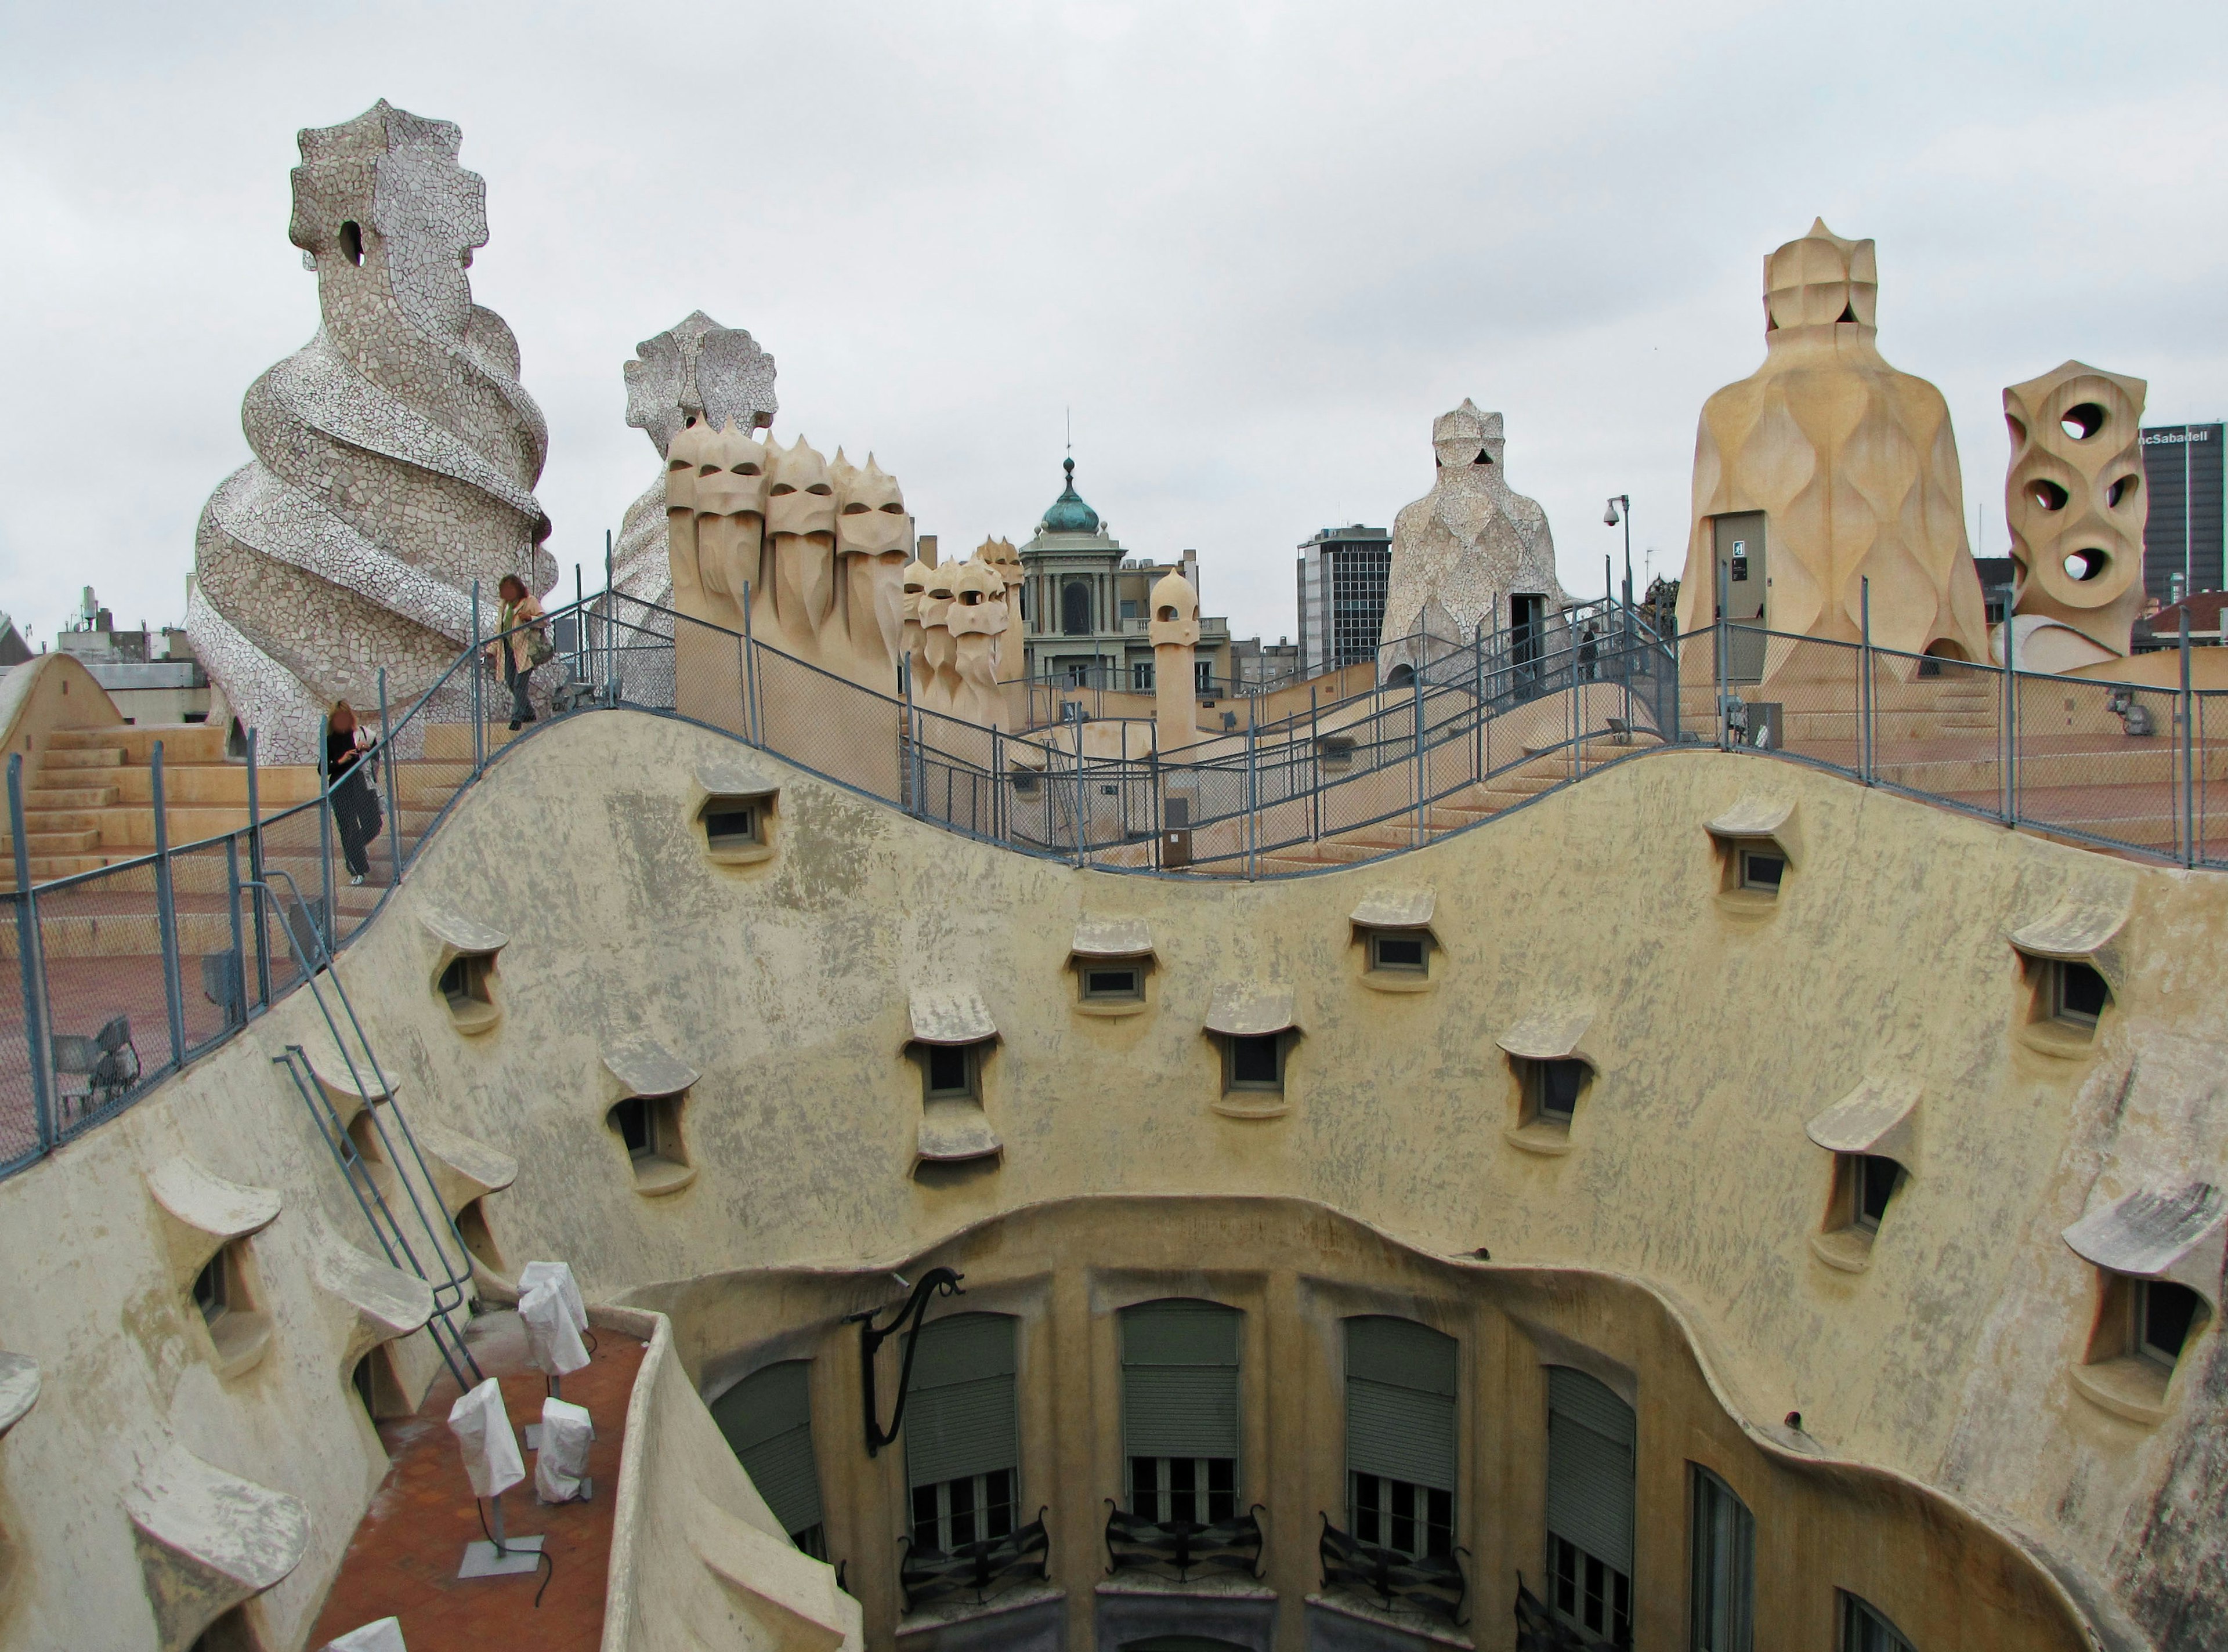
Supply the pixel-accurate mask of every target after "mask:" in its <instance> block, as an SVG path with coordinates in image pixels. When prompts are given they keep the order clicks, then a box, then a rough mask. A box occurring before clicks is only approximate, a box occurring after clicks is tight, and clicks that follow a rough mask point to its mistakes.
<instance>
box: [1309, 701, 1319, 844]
mask: <svg viewBox="0 0 2228 1652" xmlns="http://www.w3.org/2000/svg"><path fill="white" fill-rule="evenodd" d="M1322 788H1323V780H1322V709H1321V708H1320V707H1319V706H1318V705H1316V686H1315V685H1314V684H1313V683H1309V685H1308V802H1309V810H1308V813H1309V815H1310V816H1312V817H1313V818H1312V819H1310V820H1309V822H1308V840H1309V842H1311V843H1319V842H1321V841H1322Z"/></svg>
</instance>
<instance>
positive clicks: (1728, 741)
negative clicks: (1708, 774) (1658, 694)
mask: <svg viewBox="0 0 2228 1652" xmlns="http://www.w3.org/2000/svg"><path fill="white" fill-rule="evenodd" d="M1731 602H1732V584H1730V583H1729V571H1728V570H1727V569H1726V567H1725V564H1723V563H1720V564H1718V666H1717V670H1716V672H1715V673H1713V676H1714V680H1715V682H1716V683H1717V692H1718V699H1717V704H1716V705H1713V706H1712V707H1711V708H1710V714H1711V715H1712V716H1713V717H1714V718H1716V719H1717V723H1718V749H1719V750H1720V751H1730V750H1732V722H1731V720H1730V719H1729V718H1727V717H1726V716H1725V678H1726V661H1725V607H1726V604H1727V603H1731Z"/></svg>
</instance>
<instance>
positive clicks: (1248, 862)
mask: <svg viewBox="0 0 2228 1652" xmlns="http://www.w3.org/2000/svg"><path fill="white" fill-rule="evenodd" d="M1260 750H1261V748H1260V744H1259V743H1258V742H1257V741H1256V740H1255V739H1254V738H1253V727H1252V724H1247V725H1246V728H1245V876H1246V877H1248V878H1249V879H1250V878H1255V877H1259V876H1260V875H1261V869H1260V865H1259V861H1258V852H1257V851H1258V845H1259V844H1260V841H1261V832H1260V821H1261V768H1260Z"/></svg>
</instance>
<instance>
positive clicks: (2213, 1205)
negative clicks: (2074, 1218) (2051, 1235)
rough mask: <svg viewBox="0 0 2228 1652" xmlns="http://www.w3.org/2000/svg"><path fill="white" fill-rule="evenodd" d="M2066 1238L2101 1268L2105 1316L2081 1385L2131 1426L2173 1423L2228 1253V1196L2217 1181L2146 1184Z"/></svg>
mask: <svg viewBox="0 0 2228 1652" xmlns="http://www.w3.org/2000/svg"><path fill="white" fill-rule="evenodd" d="M2064 1237H2065V1242H2066V1245H2067V1246H2068V1247H2069V1248H2071V1250H2072V1251H2073V1253H2075V1254H2076V1255H2078V1256H2079V1257H2081V1258H2082V1259H2083V1260H2086V1261H2088V1262H2090V1263H2091V1264H2093V1265H2094V1266H2095V1267H2096V1269H2097V1317H2096V1319H2095V1321H2094V1323H2093V1324H2091V1326H2090V1333H2089V1346H2088V1349H2087V1351H2086V1353H2085V1354H2084V1356H2083V1359H2082V1362H2081V1363H2080V1364H2079V1365H2078V1366H2076V1367H2075V1368H2074V1369H2073V1386H2074V1387H2075V1389H2076V1390H2078V1392H2079V1393H2080V1394H2083V1395H2084V1396H2085V1397H2086V1398H2088V1399H2089V1400H2093V1401H2095V1402H2096V1403H2097V1405H2099V1406H2103V1408H2104V1409H2105V1410H2107V1411H2110V1412H2111V1413H2115V1414H2116V1415H2118V1416H2121V1417H2124V1418H2126V1419H2129V1421H2131V1422H2139V1423H2145V1424H2156V1423H2159V1422H2161V1421H2163V1420H2164V1419H2165V1418H2166V1414H2167V1401H2168V1400H2169V1398H2170V1397H2171V1395H2172V1392H2173V1387H2174V1374H2175V1372H2176V1370H2177V1369H2178V1368H2180V1365H2181V1364H2182V1363H2183V1362H2184V1358H2185V1356H2186V1355H2187V1354H2188V1352H2189V1350H2190V1349H2191V1348H2192V1346H2193V1345H2194V1344H2195V1343H2196V1342H2197V1341H2198V1339H2199V1337H2200V1336H2203V1335H2204V1334H2205V1332H2206V1330H2207V1328H2208V1326H2209V1325H2210V1324H2211V1321H2212V1312H2213V1304H2212V1300H2211V1299H2210V1298H2209V1297H2208V1296H2207V1295H2206V1291H2207V1290H2208V1289H2210V1288H2212V1287H2213V1286H2214V1285H2216V1284H2217V1282H2218V1279H2220V1277H2221V1267H2222V1259H2223V1254H2224V1249H2228V1195H2224V1194H2223V1193H2222V1191H2221V1190H2220V1189H2218V1188H2217V1187H2215V1186H2214V1185H2212V1183H2209V1182H2193V1183H2188V1184H2187V1185H2186V1186H2184V1187H2181V1188H2179V1189H2176V1190H2172V1191H2170V1192H2159V1191H2154V1190H2139V1191H2137V1192H2135V1193H2131V1194H2129V1196H2127V1197H2125V1198H2123V1199H2120V1200H2118V1201H2116V1202H2114V1203H2112V1204H2110V1205H2107V1206H2104V1207H2103V1208H2102V1209H2097V1210H2094V1211H2091V1212H2090V1214H2089V1215H2086V1216H2084V1217H2083V1218H2082V1219H2081V1220H2080V1221H2078V1222H2076V1223H2074V1224H2073V1226H2072V1227H2071V1228H2067V1229H2066V1230H2065V1234H2064Z"/></svg>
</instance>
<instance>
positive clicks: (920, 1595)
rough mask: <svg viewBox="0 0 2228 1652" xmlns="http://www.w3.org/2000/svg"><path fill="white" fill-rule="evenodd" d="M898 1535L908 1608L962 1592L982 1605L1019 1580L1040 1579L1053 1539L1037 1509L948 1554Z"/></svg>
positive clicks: (900, 1581)
mask: <svg viewBox="0 0 2228 1652" xmlns="http://www.w3.org/2000/svg"><path fill="white" fill-rule="evenodd" d="M899 1541H900V1542H901V1543H903V1544H904V1545H905V1546H906V1553H905V1559H904V1560H902V1561H901V1562H900V1564H899V1566H898V1587H899V1588H900V1590H901V1591H904V1594H905V1609H906V1611H912V1610H913V1609H914V1608H915V1607H916V1606H925V1605H928V1604H931V1603H932V1602H934V1601H938V1600H949V1599H951V1598H955V1597H957V1596H963V1595H971V1596H973V1597H974V1601H975V1604H977V1605H980V1604H983V1602H984V1601H986V1600H988V1599H989V1598H990V1597H991V1596H992V1595H995V1594H1002V1593H1003V1592H1004V1591H1006V1590H1008V1589H1011V1588H1013V1587H1015V1585H1018V1584H1022V1583H1030V1582H1036V1583H1041V1582H1043V1581H1044V1579H1045V1567H1046V1566H1047V1563H1048V1562H1049V1561H1050V1560H1051V1558H1052V1539H1051V1538H1050V1537H1049V1536H1048V1535H1047V1534H1046V1532H1045V1523H1044V1510H1043V1509H1041V1508H1040V1509H1039V1510H1037V1517H1036V1518H1035V1519H1034V1520H1033V1521H1030V1522H1029V1523H1028V1525H1026V1526H1023V1527H1021V1528H1019V1529H1018V1530H1016V1531H1011V1532H1008V1533H1007V1534H1006V1535H1005V1536H1003V1537H993V1538H986V1539H984V1540H983V1541H981V1542H979V1543H967V1544H964V1545H962V1546H961V1547H959V1548H957V1549H956V1550H954V1551H952V1552H951V1553H949V1554H947V1553H944V1551H943V1550H942V1549H937V1548H924V1547H916V1546H915V1545H914V1543H913V1540H912V1539H911V1538H910V1537H901V1538H900V1539H899Z"/></svg>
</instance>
